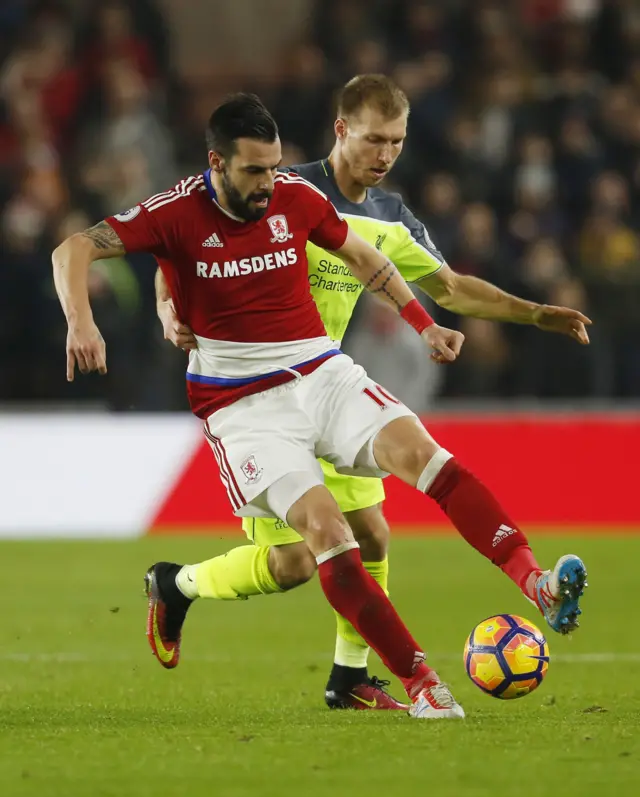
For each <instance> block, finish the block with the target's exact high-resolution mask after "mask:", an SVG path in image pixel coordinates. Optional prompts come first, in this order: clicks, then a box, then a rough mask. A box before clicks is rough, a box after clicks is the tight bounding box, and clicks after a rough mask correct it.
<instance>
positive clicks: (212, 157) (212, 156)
mask: <svg viewBox="0 0 640 797" xmlns="http://www.w3.org/2000/svg"><path fill="white" fill-rule="evenodd" d="M209 166H211V169H212V170H213V171H214V172H223V171H224V158H223V157H222V155H221V154H220V153H219V152H213V150H212V151H210V152H209Z"/></svg>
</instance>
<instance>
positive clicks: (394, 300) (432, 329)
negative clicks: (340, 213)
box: [337, 230, 464, 362]
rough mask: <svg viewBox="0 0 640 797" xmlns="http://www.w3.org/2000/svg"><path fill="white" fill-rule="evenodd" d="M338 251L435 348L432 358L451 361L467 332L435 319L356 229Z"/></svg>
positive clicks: (359, 276)
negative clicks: (441, 324)
mask: <svg viewBox="0 0 640 797" xmlns="http://www.w3.org/2000/svg"><path fill="white" fill-rule="evenodd" d="M337 254H338V255H339V256H340V257H341V258H342V259H343V260H344V262H345V263H346V264H347V265H348V266H349V269H350V270H351V273H352V274H353V276H354V277H355V278H356V279H357V280H359V281H360V282H361V283H362V284H363V285H364V286H365V288H366V289H367V290H368V291H370V292H371V293H372V294H374V296H376V297H377V298H378V299H380V300H381V301H383V302H385V304H388V305H389V306H390V307H391V308H392V309H393V310H395V312H396V313H398V314H399V315H401V316H402V317H403V318H404V319H405V321H407V323H409V324H410V325H411V326H413V327H414V329H415V330H416V331H417V332H418V333H419V334H420V335H421V336H422V338H423V339H424V340H425V341H426V342H427V343H428V344H429V346H431V348H433V349H434V350H435V354H434V355H433V358H434V359H435V360H436V362H452V361H453V360H455V359H456V357H457V356H458V354H459V353H460V349H461V347H462V343H463V342H464V335H462V333H460V332H456V331H455V330H451V329H446V328H445V327H440V326H438V325H437V324H435V323H434V321H433V319H432V318H431V316H429V314H428V313H427V312H426V310H424V308H423V307H422V306H421V305H420V303H419V302H418V300H417V299H416V298H415V297H414V295H413V293H412V292H411V288H410V287H409V286H408V284H407V283H406V282H405V280H404V278H403V277H402V275H401V274H400V272H399V271H398V269H397V268H396V267H395V266H394V264H393V263H392V262H391V261H390V260H389V259H388V258H386V257H385V256H384V255H383V254H381V253H380V252H378V251H377V249H374V248H373V247H372V246H370V245H369V244H368V243H366V241H363V240H362V238H360V237H359V236H358V235H356V233H354V232H353V230H349V233H348V235H347V238H346V241H345V242H344V244H343V246H342V247H341V248H340V249H339V250H338V252H337Z"/></svg>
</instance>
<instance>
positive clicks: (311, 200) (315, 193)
mask: <svg viewBox="0 0 640 797" xmlns="http://www.w3.org/2000/svg"><path fill="white" fill-rule="evenodd" d="M305 190H306V191H307V194H308V196H307V197H305V200H306V201H307V203H308V209H309V240H310V241H311V243H312V244H315V245H316V246H319V247H320V248H321V249H331V250H336V249H340V247H341V246H342V245H343V244H344V242H345V241H346V240H347V233H348V232H349V226H348V224H347V222H346V221H345V220H344V219H343V218H341V217H340V216H339V215H338V211H337V210H336V209H335V207H334V206H333V204H332V203H331V201H330V200H329V199H327V197H326V196H325V195H324V194H323V193H322V192H321V191H319V190H318V189H315V188H312V187H306V186H305Z"/></svg>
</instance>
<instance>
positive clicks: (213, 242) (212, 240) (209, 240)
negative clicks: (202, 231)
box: [202, 232, 224, 246]
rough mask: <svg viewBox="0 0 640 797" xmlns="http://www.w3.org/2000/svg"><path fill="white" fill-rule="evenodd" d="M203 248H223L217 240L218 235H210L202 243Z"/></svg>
mask: <svg viewBox="0 0 640 797" xmlns="http://www.w3.org/2000/svg"><path fill="white" fill-rule="evenodd" d="M202 245H203V246H224V244H223V243H222V241H221V240H220V239H219V238H218V233H217V232H214V233H212V234H211V235H210V236H209V237H208V238H207V240H206V241H203V243H202Z"/></svg>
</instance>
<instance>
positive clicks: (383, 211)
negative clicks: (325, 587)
mask: <svg viewBox="0 0 640 797" xmlns="http://www.w3.org/2000/svg"><path fill="white" fill-rule="evenodd" d="M408 114H409V102H408V100H407V98H406V96H405V95H404V93H403V92H402V91H401V90H400V89H399V88H398V87H397V86H396V85H395V84H394V83H393V81H391V80H390V79H389V78H387V77H385V76H383V75H361V76H358V77H356V78H354V79H352V80H351V81H349V83H347V84H346V86H344V87H343V89H342V90H341V92H340V94H339V97H338V118H337V120H336V122H335V132H336V144H335V147H334V148H333V150H332V152H331V154H330V155H329V157H328V158H326V159H324V160H321V161H317V162H315V163H307V164H304V165H301V166H295V167H293V168H292V171H293V172H295V173H297V174H299V175H300V176H301V177H302V178H304V179H305V180H307V181H308V182H310V183H313V184H314V185H315V186H316V187H317V188H319V189H320V190H321V191H322V192H323V193H324V194H326V195H327V196H328V198H329V199H330V200H331V201H332V203H333V204H334V206H335V207H336V209H337V210H338V212H339V213H340V214H341V215H342V216H343V217H344V218H345V219H346V220H347V222H348V224H349V226H350V227H352V228H353V229H354V231H355V232H357V233H358V234H359V235H360V236H361V237H362V238H364V239H365V240H366V241H368V242H369V243H371V244H372V245H374V246H376V248H378V249H379V250H381V251H382V252H383V253H384V254H385V255H387V257H388V258H389V260H391V261H392V262H393V263H394V264H395V266H396V267H397V269H398V270H399V271H400V273H401V274H402V276H403V277H404V278H405V280H407V282H413V283H415V284H416V285H417V286H418V287H419V288H420V289H421V290H422V291H424V292H425V293H426V294H428V295H429V296H430V297H431V298H433V299H434V300H435V301H436V302H437V303H438V304H439V305H440V306H442V307H444V308H446V309H449V310H451V311H453V312H455V313H458V314H461V315H469V316H477V317H481V318H486V319H492V320H496V321H510V322H514V323H521V324H533V325H536V326H538V327H539V328H540V329H543V330H548V331H553V332H559V333H563V334H567V335H570V336H572V337H574V338H575V339H577V340H578V341H579V342H581V343H585V342H588V339H587V340H585V339H584V338H583V337H581V335H580V334H579V331H578V327H577V326H576V313H575V311H572V310H568V309H567V308H557V307H549V306H546V305H538V304H535V303H533V302H528V301H525V300H522V299H519V298H517V297H514V296H510V295H508V294H506V293H504V292H503V291H501V290H500V289H498V288H496V287H495V286H493V285H490V284H489V283H487V282H484V281H482V280H479V279H476V278H474V277H469V276H462V275H458V274H455V273H454V272H453V271H452V270H451V269H450V268H449V267H448V266H447V265H446V263H445V260H444V258H443V257H442V255H441V254H440V253H439V252H438V250H437V249H436V248H435V246H434V245H433V243H432V242H431V240H430V238H429V235H428V233H427V231H426V229H425V227H424V225H423V224H422V223H421V222H419V221H418V220H417V219H416V218H415V216H414V215H413V214H412V213H411V212H410V211H409V210H408V208H407V207H406V206H405V205H404V204H403V202H402V200H401V198H400V197H399V196H398V195H397V194H390V193H388V192H386V191H384V190H382V189H379V188H377V185H378V184H379V183H380V182H381V181H382V180H383V179H384V178H385V177H386V175H387V174H388V172H389V171H390V170H391V168H392V167H393V165H394V163H395V161H396V159H397V158H398V156H399V155H400V153H401V151H402V147H403V143H404V139H405V136H406V127H407V118H408ZM307 256H308V260H309V283H310V286H311V292H312V294H313V297H314V299H315V301H316V304H317V305H318V309H319V310H320V314H321V317H322V320H323V322H324V324H325V327H326V330H327V334H328V335H329V336H330V337H331V338H333V339H334V340H336V341H340V340H341V339H342V338H343V337H344V333H345V331H346V328H347V326H348V323H349V321H350V319H351V316H352V314H353V311H354V308H355V305H356V302H357V300H358V298H359V296H360V293H361V291H362V285H361V284H360V283H359V282H358V281H357V280H356V279H355V278H354V277H353V276H352V275H351V273H350V271H349V269H348V268H347V266H346V265H345V264H344V263H342V262H341V261H340V260H339V258H337V257H336V256H335V255H333V254H330V253H328V252H326V251H325V250H322V249H319V248H318V247H316V246H314V245H313V244H311V243H309V244H308V247H307ZM156 289H157V294H158V314H159V316H160V319H161V320H162V323H163V327H164V330H165V337H167V338H168V339H169V340H171V341H172V342H173V343H174V344H175V345H176V346H179V347H180V348H184V349H190V348H193V347H195V346H196V341H195V338H194V337H193V335H192V333H191V331H190V330H189V328H188V327H186V326H184V325H183V324H181V323H180V320H179V319H178V318H177V317H176V314H175V311H174V309H173V304H172V301H171V296H170V293H169V290H168V287H167V285H166V283H165V282H164V279H163V277H162V273H161V272H160V271H158V274H157V278H156ZM578 315H579V314H578ZM321 465H322V469H323V471H324V477H325V484H326V486H327V487H328V488H329V489H330V491H331V492H332V494H333V496H334V497H335V499H336V501H337V502H338V505H339V507H340V510H341V511H342V512H343V513H344V515H345V517H346V519H347V520H348V522H349V525H350V526H351V528H352V530H353V532H354V536H355V538H356V540H357V541H358V543H359V545H360V552H361V556H362V561H363V564H364V567H365V568H366V570H367V571H368V572H369V573H370V574H371V576H372V577H373V578H374V579H375V580H376V581H377V582H378V583H379V584H380V586H381V587H382V588H383V589H384V590H385V591H386V590H387V579H388V570H389V566H388V559H387V548H388V542H389V534H390V531H389V527H388V525H387V523H386V520H385V518H384V515H383V513H382V504H383V501H384V497H385V495H384V488H383V485H382V481H381V480H380V479H372V478H362V477H354V476H345V475H341V474H339V473H337V472H336V471H335V469H334V467H333V466H332V465H330V464H329V463H328V462H324V461H321ZM243 528H244V531H245V533H246V534H247V536H248V537H249V539H250V540H251V541H252V542H253V543H254V544H253V545H243V546H240V547H236V548H234V549H232V550H230V551H229V552H227V553H226V554H225V555H223V556H218V557H215V558H214V559H210V560H208V561H205V562H202V563H200V564H199V565H196V566H194V568H195V569H194V573H195V575H196V581H197V589H198V596H199V597H208V598H217V599H219V600H243V599H246V598H248V597H249V596H252V595H260V594H270V593H276V592H282V591H285V590H289V589H292V588H293V587H296V586H298V585H300V584H302V583H304V582H306V581H308V580H309V579H310V578H311V577H312V576H313V574H314V573H315V570H316V560H315V557H314V556H313V554H312V553H311V552H310V550H309V549H308V547H307V545H306V543H305V542H304V541H303V539H302V537H301V536H300V535H298V534H297V532H296V531H295V530H294V529H292V528H290V527H289V526H288V525H287V524H286V523H285V522H284V521H282V520H276V519H271V518H246V519H244V520H243ZM511 531H512V530H506V531H504V530H503V531H502V532H500V530H498V532H497V533H498V534H499V533H502V534H508V533H510V532H511ZM468 542H469V543H470V544H471V545H473V546H474V547H476V549H477V550H479V551H480V552H481V553H482V554H483V555H485V556H487V557H488V558H491V554H490V552H488V551H487V550H486V549H485V548H482V546H480V545H476V544H475V541H474V540H473V539H470V538H468ZM192 569H193V568H192ZM505 572H507V575H511V577H512V578H514V577H513V574H510V573H509V572H508V571H507V570H506V569H505ZM514 580H516V579H514ZM523 591H524V593H525V595H526V596H527V597H528V598H529V599H530V600H532V599H533V600H532V602H534V601H535V603H536V605H538V608H540V610H541V611H542V612H543V613H544V614H545V616H546V617H547V619H548V620H549V622H550V624H552V622H551V620H552V619H553V617H552V615H553V606H552V607H551V608H549V607H548V606H545V605H544V603H542V604H541V600H540V599H539V598H538V599H536V595H535V591H533V592H532V590H531V587H529V588H528V589H525V588H524V587H523ZM546 600H547V601H552V600H553V596H551V597H548V596H547V598H546ZM576 608H577V607H576ZM336 619H337V625H338V629H337V640H336V648H335V657H334V665H333V669H332V671H331V674H330V676H329V680H328V683H327V686H326V690H325V700H326V703H327V705H328V706H329V707H331V708H356V709H404V710H406V709H407V706H406V705H405V704H403V703H401V702H399V701H397V700H395V699H394V698H393V697H392V696H391V695H389V694H388V692H387V691H386V689H385V687H386V686H387V685H388V682H385V681H380V680H379V679H377V678H375V677H374V678H370V677H369V674H368V671H367V657H368V653H369V647H368V646H367V644H366V642H365V641H364V640H363V639H362V637H360V635H359V634H358V633H357V632H356V630H355V629H354V628H353V626H352V625H351V624H350V623H349V622H348V621H347V620H345V619H344V618H343V617H341V616H340V615H338V614H336ZM572 623H573V624H574V627H575V625H577V620H576V617H572ZM556 630H559V629H558V628H556Z"/></svg>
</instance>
